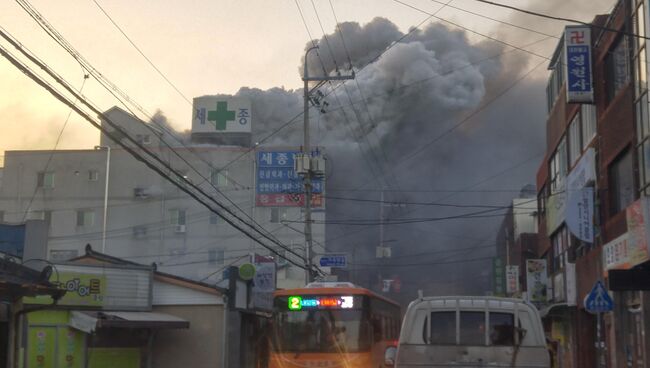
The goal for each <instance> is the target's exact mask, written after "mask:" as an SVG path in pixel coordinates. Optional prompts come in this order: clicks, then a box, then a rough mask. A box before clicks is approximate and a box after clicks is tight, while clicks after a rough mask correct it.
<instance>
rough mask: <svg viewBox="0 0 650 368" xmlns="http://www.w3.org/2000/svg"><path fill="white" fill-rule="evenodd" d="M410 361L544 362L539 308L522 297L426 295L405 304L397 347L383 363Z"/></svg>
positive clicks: (537, 366)
mask: <svg viewBox="0 0 650 368" xmlns="http://www.w3.org/2000/svg"><path fill="white" fill-rule="evenodd" d="M393 363H394V365H396V366H397V367H398V368H408V367H416V366H417V367H420V368H421V367H456V368H458V367H517V368H548V367H550V364H551V363H550V357H549V353H548V350H547V348H546V344H545V339H544V330H543V326H542V321H541V318H540V316H539V313H538V311H537V309H536V308H535V307H534V306H533V305H531V304H530V303H527V302H525V301H523V300H518V299H506V298H494V297H465V296H460V297H426V298H424V297H423V298H419V299H417V300H415V301H413V302H411V304H410V305H409V307H408V309H407V311H406V314H405V316H404V322H403V324H402V331H401V334H400V339H399V347H398V348H397V351H395V350H394V349H389V350H387V351H386V356H385V364H386V365H391V364H393Z"/></svg>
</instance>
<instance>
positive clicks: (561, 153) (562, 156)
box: [549, 137, 567, 194]
mask: <svg viewBox="0 0 650 368" xmlns="http://www.w3.org/2000/svg"><path fill="white" fill-rule="evenodd" d="M549 165H550V168H549V169H550V170H549V173H550V178H551V194H554V193H557V192H559V191H561V190H563V189H564V179H565V177H566V174H567V152H566V140H565V138H564V137H562V140H561V141H560V144H558V146H557V149H556V150H555V153H553V156H551V161H550V163H549Z"/></svg>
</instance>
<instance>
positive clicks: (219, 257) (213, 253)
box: [208, 248, 226, 265]
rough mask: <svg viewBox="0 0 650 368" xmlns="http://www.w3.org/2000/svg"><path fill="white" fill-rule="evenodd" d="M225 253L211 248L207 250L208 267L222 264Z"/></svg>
mask: <svg viewBox="0 0 650 368" xmlns="http://www.w3.org/2000/svg"><path fill="white" fill-rule="evenodd" d="M225 255H226V251H224V250H223V249H215V248H212V249H210V250H208V262H209V263H210V265H216V264H223V262H224V260H225Z"/></svg>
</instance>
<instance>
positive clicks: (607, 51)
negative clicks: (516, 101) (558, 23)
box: [529, 0, 650, 367]
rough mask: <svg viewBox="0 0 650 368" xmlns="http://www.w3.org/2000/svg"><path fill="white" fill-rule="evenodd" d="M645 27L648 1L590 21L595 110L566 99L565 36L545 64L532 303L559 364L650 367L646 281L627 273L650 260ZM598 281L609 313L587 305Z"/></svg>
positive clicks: (629, 1) (631, 2) (631, 0)
mask: <svg viewBox="0 0 650 368" xmlns="http://www.w3.org/2000/svg"><path fill="white" fill-rule="evenodd" d="M647 27H648V4H647V1H637V0H621V1H618V2H617V4H616V6H615V7H614V9H613V11H612V13H611V14H608V15H600V16H597V17H595V19H594V20H593V22H592V26H591V27H590V29H591V41H590V46H591V61H592V62H591V67H592V73H591V80H592V82H593V103H568V102H567V101H568V99H567V84H568V82H567V80H569V79H570V78H573V77H575V73H576V71H575V70H574V69H571V68H567V63H569V61H568V58H567V56H566V55H565V52H566V50H567V47H565V46H567V45H565V42H566V40H567V39H568V38H565V37H562V40H561V41H560V42H559V44H558V47H557V49H556V51H555V53H554V56H553V58H552V61H551V63H550V65H549V70H550V72H551V76H550V78H549V82H548V85H547V97H548V99H547V100H548V119H547V148H546V155H545V158H544V160H543V162H542V163H541V164H540V167H539V170H538V173H537V188H538V195H537V197H538V212H539V214H540V216H539V217H538V225H539V231H538V237H537V241H538V247H537V251H536V254H535V256H536V257H535V258H537V259H538V260H539V261H540V262H543V263H544V264H545V268H546V269H545V275H544V281H545V284H546V290H547V296H546V298H545V300H544V301H542V302H540V303H538V306H539V307H540V309H541V311H542V313H541V314H542V315H543V319H544V322H545V327H546V330H547V337H548V338H549V340H550V342H551V345H552V346H553V351H554V353H555V354H554V355H555V360H556V364H557V365H556V366H559V367H588V366H601V367H604V366H606V367H647V366H650V361H648V357H650V355H649V353H650V345H649V344H648V339H647V338H646V337H645V331H646V330H647V328H648V317H646V313H647V311H648V306H650V304H648V302H649V301H650V300H649V299H648V293H647V292H644V291H642V290H643V289H644V288H645V289H646V290H647V289H648V285H647V284H648V282H647V281H646V282H642V281H640V280H638V278H637V280H634V277H633V275H632V276H631V274H630V273H629V272H638V270H639V269H644V268H645V267H646V265H647V261H648V260H649V259H650V258H649V257H648V241H647V239H648V230H647V228H646V227H645V224H646V223H647V222H648V221H649V220H650V216H647V214H648V213H649V212H647V211H646V212H645V213H644V212H643V211H644V210H645V209H646V208H647V204H646V199H645V196H646V195H647V184H646V183H650V182H649V181H648V179H650V175H647V174H646V169H645V167H647V166H646V165H647V164H646V160H648V158H650V155H648V153H650V144H647V143H646V138H647V135H648V134H649V132H648V129H647V128H646V127H647V126H650V121H649V120H648V108H649V105H648V98H647V88H648V86H647V60H648V58H647V56H646V52H647V51H646V50H647V49H646V47H645V39H644V38H643V37H645V35H646V32H645V29H648V28H647ZM571 73H573V75H569V74H571ZM646 145H647V146H648V147H647V148H646V147H645V146H646ZM649 162H650V161H649ZM648 172H649V173H650V171H648ZM633 255H634V256H633ZM616 272H623V276H624V277H625V276H626V275H627V276H628V277H627V279H626V280H627V282H625V283H620V282H618V283H617V282H615V280H614V278H613V277H612V274H613V273H616ZM598 281H602V282H604V284H605V285H606V287H607V288H608V292H609V294H610V295H611V297H612V298H613V300H614V310H613V311H611V312H607V313H602V314H594V313H590V311H589V310H587V308H586V304H588V303H585V299H586V298H587V296H588V295H589V294H590V292H591V291H592V290H593V288H594V286H595V284H596V283H597V282H598ZM632 281H634V282H632ZM644 284H645V285H644ZM622 289H627V290H622ZM529 295H530V292H529ZM599 318H601V320H600V321H598V319H599ZM599 327H600V331H599ZM598 336H600V338H599V337H598ZM599 339H600V341H598V340H599Z"/></svg>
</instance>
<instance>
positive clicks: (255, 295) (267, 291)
mask: <svg viewBox="0 0 650 368" xmlns="http://www.w3.org/2000/svg"><path fill="white" fill-rule="evenodd" d="M253 262H254V265H255V276H253V286H252V288H251V303H252V305H251V307H252V308H253V309H258V310H267V311H270V310H272V309H273V293H274V292H275V287H276V264H275V260H274V259H273V258H272V257H264V256H259V255H255V256H254V257H253Z"/></svg>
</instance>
